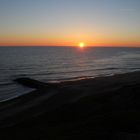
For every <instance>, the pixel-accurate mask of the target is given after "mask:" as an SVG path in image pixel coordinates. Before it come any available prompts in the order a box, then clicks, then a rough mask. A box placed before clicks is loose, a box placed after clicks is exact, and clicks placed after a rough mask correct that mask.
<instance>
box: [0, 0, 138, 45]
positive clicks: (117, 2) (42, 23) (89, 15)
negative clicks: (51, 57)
mask: <svg viewBox="0 0 140 140" xmlns="http://www.w3.org/2000/svg"><path fill="white" fill-rule="evenodd" d="M78 42H84V43H85V44H86V45H87V46H134V47H135V46H136V47H140V0H0V46H34V45H35V46H76V45H77V44H78Z"/></svg>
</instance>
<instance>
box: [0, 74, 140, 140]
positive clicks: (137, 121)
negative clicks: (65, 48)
mask: <svg viewBox="0 0 140 140" xmlns="http://www.w3.org/2000/svg"><path fill="white" fill-rule="evenodd" d="M16 82H19V83H21V84H23V85H24V86H25V85H26V86H30V87H33V88H35V90H34V91H33V92H31V93H29V94H26V95H23V96H21V97H18V98H16V99H13V100H10V101H7V102H3V103H0V140H72V139H76V140H79V139H85V140H87V139H93V140H139V139H140V72H133V73H128V74H121V75H115V76H109V77H99V78H95V79H89V80H81V81H75V82H64V83H60V84H45V83H41V82H38V81H34V80H31V79H28V78H20V79H16Z"/></svg>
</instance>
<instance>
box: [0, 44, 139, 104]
mask: <svg viewBox="0 0 140 140" xmlns="http://www.w3.org/2000/svg"><path fill="white" fill-rule="evenodd" d="M139 70H140V48H130V47H115V48H114V47H85V48H82V49H81V48H78V47H61V46H60V47H39V46H38V47H27V46H26V47H0V102H3V101H6V100H10V99H12V98H15V97H18V96H21V95H23V94H27V93H29V92H30V91H32V90H34V89H31V88H28V87H24V86H22V85H20V84H18V83H16V82H15V81H14V79H16V78H21V77H29V78H33V79H36V80H39V81H43V82H62V81H69V80H80V79H86V78H95V77H100V76H108V75H114V74H120V73H127V72H133V71H139Z"/></svg>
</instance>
